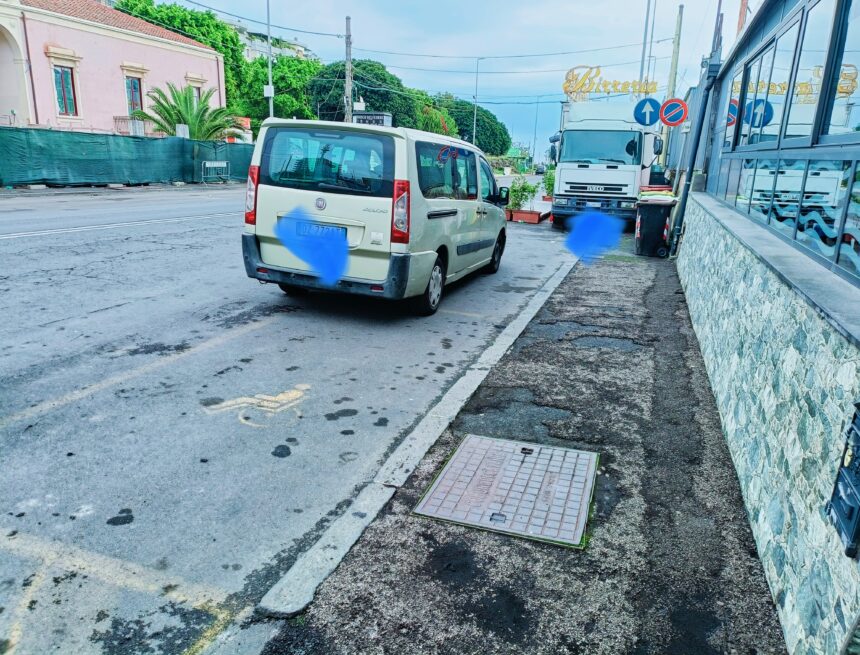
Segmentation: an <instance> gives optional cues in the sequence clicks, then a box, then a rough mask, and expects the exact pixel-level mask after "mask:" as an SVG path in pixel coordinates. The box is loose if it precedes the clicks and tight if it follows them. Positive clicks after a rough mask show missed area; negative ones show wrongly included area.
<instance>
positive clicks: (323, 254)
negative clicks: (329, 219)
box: [275, 207, 349, 286]
mask: <svg viewBox="0 0 860 655" xmlns="http://www.w3.org/2000/svg"><path fill="white" fill-rule="evenodd" d="M300 231H301V232H300ZM275 235H276V236H277V237H278V240H279V241H280V242H281V243H282V244H284V247H285V248H286V249H287V250H289V251H290V252H291V253H293V254H294V255H295V256H296V257H298V258H299V259H301V260H302V261H303V262H305V263H307V264H308V265H309V266H310V267H311V270H312V271H313V272H314V273H315V274H316V275H317V276H319V279H320V282H322V283H323V284H325V285H327V286H334V285H335V284H337V281H338V280H340V278H342V277H343V274H344V273H345V272H346V260H347V257H348V255H349V252H348V251H349V246H348V244H347V242H346V230H345V229H344V228H340V227H337V226H331V227H327V226H324V225H320V224H319V223H315V222H314V220H313V219H312V218H311V216H310V215H309V214H308V213H307V212H306V211H305V210H304V209H302V208H301V207H296V208H295V209H293V210H292V211H291V212H289V213H287V214H285V215H283V216H282V217H281V218H280V220H278V224H277V225H276V226H275Z"/></svg>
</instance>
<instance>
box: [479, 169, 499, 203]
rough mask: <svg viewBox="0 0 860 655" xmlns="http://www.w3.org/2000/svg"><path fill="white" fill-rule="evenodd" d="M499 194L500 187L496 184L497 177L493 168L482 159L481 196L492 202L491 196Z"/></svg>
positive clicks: (485, 200)
mask: <svg viewBox="0 0 860 655" xmlns="http://www.w3.org/2000/svg"><path fill="white" fill-rule="evenodd" d="M498 195H499V187H498V186H497V185H496V178H495V177H493V169H492V168H490V165H489V164H488V163H487V162H486V161H484V160H483V159H481V198H482V199H483V200H484V202H490V198H495V197H496V196H498Z"/></svg>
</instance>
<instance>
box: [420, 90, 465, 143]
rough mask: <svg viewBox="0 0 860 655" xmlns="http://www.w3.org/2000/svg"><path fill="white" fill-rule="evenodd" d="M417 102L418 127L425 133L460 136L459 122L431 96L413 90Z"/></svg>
mask: <svg viewBox="0 0 860 655" xmlns="http://www.w3.org/2000/svg"><path fill="white" fill-rule="evenodd" d="M410 91H411V92H412V95H413V96H414V98H415V101H416V105H417V106H416V109H417V111H418V114H417V120H416V123H417V127H418V129H419V130H424V131H425V132H435V133H436V134H445V135H447V136H454V137H456V136H459V132H458V130H457V121H455V120H454V118H453V117H452V116H451V114H449V113H448V110H447V109H445V108H444V107H439V106H438V105H437V103H436V101H435V100H434V99H433V98H431V97H430V94H429V93H427V92H426V91H422V90H420V89H411V90H410Z"/></svg>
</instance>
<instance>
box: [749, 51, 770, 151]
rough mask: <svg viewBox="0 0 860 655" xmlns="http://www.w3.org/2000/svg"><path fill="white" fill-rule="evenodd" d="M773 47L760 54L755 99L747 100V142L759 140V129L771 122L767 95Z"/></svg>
mask: <svg viewBox="0 0 860 655" xmlns="http://www.w3.org/2000/svg"><path fill="white" fill-rule="evenodd" d="M773 55H774V48H768V49H767V50H765V52H764V54H763V55H762V56H761V72H760V73H759V78H758V84H757V85H756V93H755V100H753V101H752V102H751V103H750V102H747V103H746V105H745V106H744V113H745V114H748V115H749V123H748V126H747V127H748V129H749V140H748V141H749V143H758V142H760V141H761V130H762V127H763V126H764V125H765V123H767V124H770V123H772V122H773V109H772V106H771V105H768V102H767V95H768V89H769V87H770V78H771V71H772V68H773Z"/></svg>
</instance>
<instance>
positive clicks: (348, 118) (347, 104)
mask: <svg viewBox="0 0 860 655" xmlns="http://www.w3.org/2000/svg"><path fill="white" fill-rule="evenodd" d="M351 20H352V19H350V17H349V16H347V17H346V83H345V84H344V93H343V96H344V97H343V102H344V114H343V122H344V123H352V30H351V28H350V23H351Z"/></svg>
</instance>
